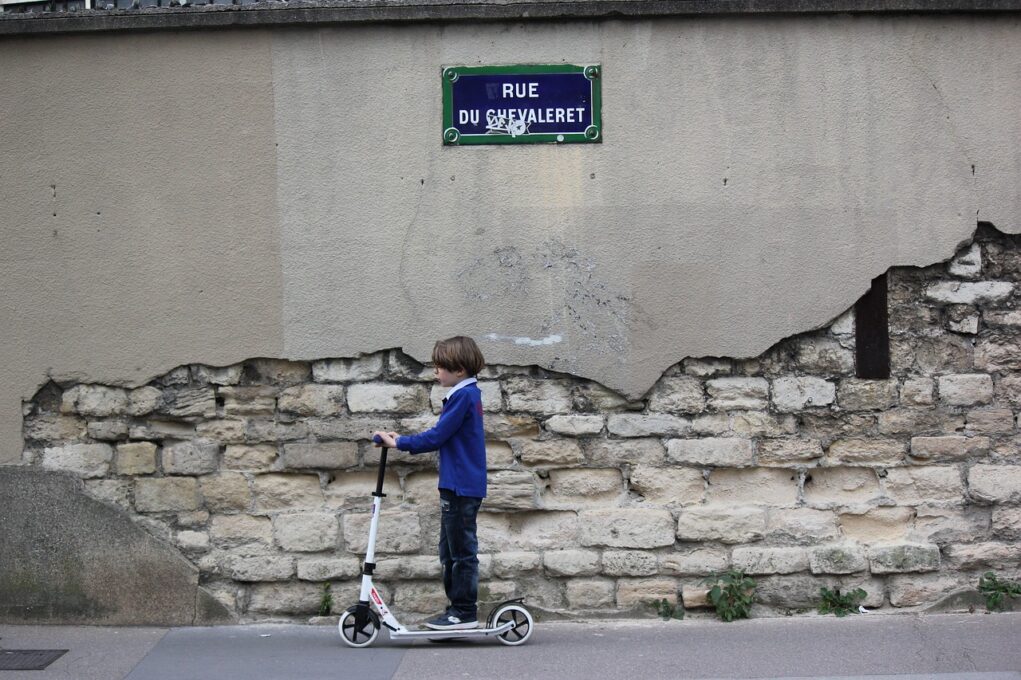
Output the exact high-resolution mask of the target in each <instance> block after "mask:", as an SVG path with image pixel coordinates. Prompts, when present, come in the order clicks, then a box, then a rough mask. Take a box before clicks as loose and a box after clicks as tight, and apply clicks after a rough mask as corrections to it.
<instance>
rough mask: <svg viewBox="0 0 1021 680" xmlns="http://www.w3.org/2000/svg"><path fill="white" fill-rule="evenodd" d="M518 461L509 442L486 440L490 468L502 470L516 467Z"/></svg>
mask: <svg viewBox="0 0 1021 680" xmlns="http://www.w3.org/2000/svg"><path fill="white" fill-rule="evenodd" d="M516 464H517V461H516V460H515V458H514V449H512V448H511V445H510V444H508V443H507V442H486V468H487V469H489V470H502V469H504V468H509V467H514V466H515V465H516Z"/></svg>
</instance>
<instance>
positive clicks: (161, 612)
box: [0, 467, 233, 626]
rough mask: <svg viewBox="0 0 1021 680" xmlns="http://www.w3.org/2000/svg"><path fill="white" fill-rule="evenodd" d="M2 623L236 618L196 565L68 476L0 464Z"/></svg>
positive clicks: (122, 622)
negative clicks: (202, 582)
mask: <svg viewBox="0 0 1021 680" xmlns="http://www.w3.org/2000/svg"><path fill="white" fill-rule="evenodd" d="M0 545H3V546H4V549H3V550H2V551H0V622H4V623H62V624H88V625H160V626H182V625H194V624H198V623H201V624H209V623H226V622H230V621H231V620H233V615H232V614H231V613H230V612H228V611H227V609H226V608H225V607H224V606H223V605H222V604H220V603H219V602H217V601H216V600H215V599H214V598H213V597H211V596H210V595H209V594H208V593H205V592H204V591H203V590H202V589H201V588H200V587H199V586H198V569H197V568H196V567H194V566H193V565H192V564H190V563H189V562H188V561H187V560H186V559H185V558H184V557H182V556H181V554H180V553H179V552H178V551H177V550H176V549H175V548H173V547H172V546H170V545H168V544H166V543H163V542H161V541H159V540H157V539H155V538H153V537H152V536H151V535H150V534H148V533H147V532H146V531H145V530H143V529H142V528H141V527H139V526H137V525H136V524H135V523H134V522H132V521H131V519H130V518H129V516H128V515H127V514H126V513H124V512H122V511H120V510H118V509H117V508H115V507H114V506H111V505H107V504H105V503H102V502H99V501H96V500H93V499H91V498H89V497H88V496H86V495H85V494H84V493H83V492H82V483H81V482H80V481H79V480H77V479H75V478H74V477H73V476H71V475H69V474H61V473H54V472H43V471H39V470H27V469H25V468H18V467H0Z"/></svg>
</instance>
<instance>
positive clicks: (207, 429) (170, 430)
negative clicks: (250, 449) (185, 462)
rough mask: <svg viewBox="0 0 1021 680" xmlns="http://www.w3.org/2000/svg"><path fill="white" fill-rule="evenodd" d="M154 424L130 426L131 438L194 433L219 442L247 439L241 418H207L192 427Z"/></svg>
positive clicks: (244, 424)
mask: <svg viewBox="0 0 1021 680" xmlns="http://www.w3.org/2000/svg"><path fill="white" fill-rule="evenodd" d="M155 426H156V423H152V422H150V423H148V424H147V426H146V427H145V428H144V429H143V430H141V431H139V430H138V429H136V428H131V433H130V434H131V438H132V439H163V438H173V439H188V438H190V437H192V436H194V435H198V436H199V437H201V438H203V439H212V440H214V441H218V442H220V443H221V444H241V443H243V442H244V441H245V440H246V439H247V434H246V432H245V427H246V423H245V421H243V420H234V419H217V420H208V421H206V422H203V423H198V424H197V425H195V426H194V427H192V426H188V425H184V424H177V423H173V424H171V423H167V424H166V425H165V426H160V427H158V429H157V427H155Z"/></svg>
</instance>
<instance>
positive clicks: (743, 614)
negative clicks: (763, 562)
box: [704, 569, 755, 621]
mask: <svg viewBox="0 0 1021 680" xmlns="http://www.w3.org/2000/svg"><path fill="white" fill-rule="evenodd" d="M704 583H705V584H706V585H709V584H710V583H711V584H713V585H712V588H710V589H709V601H710V602H711V603H712V604H713V607H715V608H716V614H717V615H718V616H719V617H720V618H721V619H723V620H724V621H733V620H734V619H746V618H748V613H749V611H750V610H751V606H752V594H753V593H754V592H755V581H754V580H753V579H751V578H749V577H748V576H745V575H744V572H743V571H741V570H739V569H732V570H730V571H727V572H724V573H722V574H718V575H716V576H714V577H710V578H708V579H706V580H705V581H704Z"/></svg>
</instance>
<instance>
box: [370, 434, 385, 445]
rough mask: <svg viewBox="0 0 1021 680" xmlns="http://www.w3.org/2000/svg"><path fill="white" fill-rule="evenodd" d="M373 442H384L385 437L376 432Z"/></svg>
mask: <svg viewBox="0 0 1021 680" xmlns="http://www.w3.org/2000/svg"><path fill="white" fill-rule="evenodd" d="M372 443H373V444H382V443H383V438H382V437H380V436H379V435H378V434H374V435H372Z"/></svg>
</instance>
